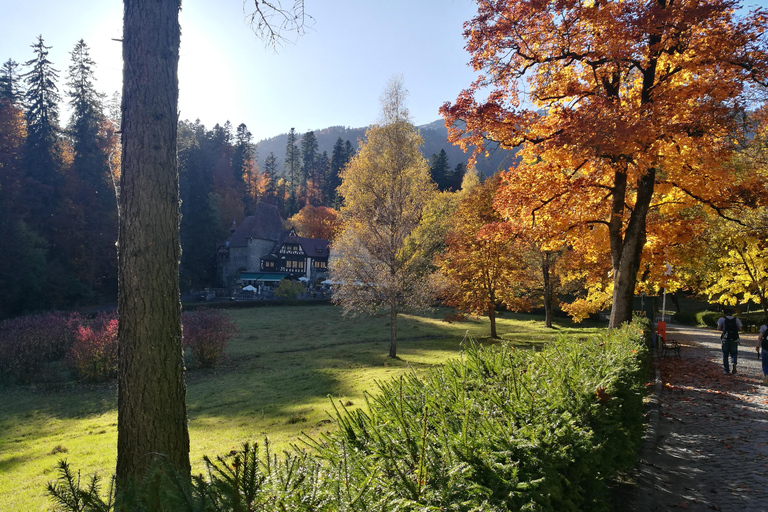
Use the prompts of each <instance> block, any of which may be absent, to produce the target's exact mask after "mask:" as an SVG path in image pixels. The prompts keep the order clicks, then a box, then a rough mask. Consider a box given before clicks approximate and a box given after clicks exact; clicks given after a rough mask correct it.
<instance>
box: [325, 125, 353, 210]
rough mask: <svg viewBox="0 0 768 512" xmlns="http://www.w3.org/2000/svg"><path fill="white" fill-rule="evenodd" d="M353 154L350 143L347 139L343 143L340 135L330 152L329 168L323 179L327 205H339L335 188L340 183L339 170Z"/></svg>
mask: <svg viewBox="0 0 768 512" xmlns="http://www.w3.org/2000/svg"><path fill="white" fill-rule="evenodd" d="M353 156H354V150H353V149H352V143H351V142H349V141H347V142H346V144H345V143H344V141H343V140H341V137H339V138H338V139H336V143H335V144H334V145H333V151H332V153H331V161H330V168H329V170H328V174H327V176H326V180H325V203H326V204H327V205H331V206H334V207H338V206H339V204H338V203H339V195H338V192H337V189H338V188H339V185H341V178H340V176H341V171H342V169H344V166H345V165H347V163H348V162H349V161H350V159H351V158H352V157H353Z"/></svg>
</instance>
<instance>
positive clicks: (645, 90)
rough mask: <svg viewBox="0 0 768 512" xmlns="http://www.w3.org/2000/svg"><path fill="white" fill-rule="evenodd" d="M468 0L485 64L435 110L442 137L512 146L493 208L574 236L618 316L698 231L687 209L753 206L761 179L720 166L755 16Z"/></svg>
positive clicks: (751, 71)
mask: <svg viewBox="0 0 768 512" xmlns="http://www.w3.org/2000/svg"><path fill="white" fill-rule="evenodd" d="M478 4H479V11H478V14H477V16H476V17H475V18H474V19H473V20H471V21H470V22H468V23H467V24H466V25H465V37H466V38H467V40H468V43H467V49H468V51H469V52H470V53H471V55H472V65H473V66H474V68H475V69H476V70H478V71H482V72H483V73H484V74H483V75H482V76H481V77H480V78H478V79H477V80H476V81H475V82H474V83H473V84H472V85H471V86H470V88H469V89H467V90H465V91H463V92H462V93H461V94H460V95H459V97H458V99H457V100H456V103H455V104H453V105H451V104H446V105H444V106H443V107H442V108H441V113H442V114H443V116H444V117H445V120H446V126H448V127H449V132H450V137H451V139H452V141H453V142H454V143H457V144H460V145H461V146H463V147H464V148H465V149H468V148H469V147H471V146H472V145H474V146H476V147H478V148H481V149H480V150H482V148H483V147H484V142H485V141H486V140H489V139H490V140H494V141H497V142H498V143H500V144H501V146H502V147H505V148H514V147H519V148H520V149H519V154H518V156H519V157H520V161H519V164H518V165H516V166H515V167H513V168H511V169H510V170H509V171H508V172H507V174H506V175H505V177H504V181H503V183H502V186H501V189H500V191H499V194H498V195H497V197H496V201H495V204H496V207H497V209H498V210H499V211H500V212H501V213H502V214H503V216H504V218H505V219H510V220H515V221H516V222H522V223H524V224H525V225H526V226H527V227H528V229H530V230H531V231H532V233H533V234H532V235H531V236H533V237H534V238H536V239H538V240H540V241H541V243H542V245H543V246H545V247H546V245H547V244H550V245H551V246H553V247H559V246H561V245H562V244H563V243H565V244H567V246H569V247H570V248H572V249H573V257H574V258H576V260H575V261H577V262H579V265H578V266H577V267H578V268H583V269H591V272H590V273H589V275H581V276H580V278H583V279H586V280H587V283H586V285H587V291H588V292H589V293H592V294H593V295H594V297H595V299H596V300H595V301H588V302H589V303H590V304H591V307H592V308H593V309H598V308H599V307H602V305H604V303H605V302H606V298H607V297H610V298H611V299H610V300H612V301H613V304H614V313H615V316H612V318H611V323H612V325H614V326H615V325H618V324H619V323H622V322H623V321H626V320H628V319H629V317H630V315H631V297H632V295H633V293H634V292H635V284H636V282H637V277H638V275H647V276H649V277H650V278H651V279H656V281H659V280H660V279H661V275H662V273H663V271H664V269H665V266H664V263H665V262H666V261H667V260H668V259H670V258H671V257H672V256H671V255H670V253H669V252H668V251H665V248H666V247H669V246H672V245H674V244H678V243H681V242H685V241H686V240H687V239H690V237H693V236H696V234H697V233H698V232H700V230H701V229H702V223H701V220H700V218H699V216H698V215H697V208H700V207H701V205H702V204H703V205H705V206H708V207H710V208H713V209H715V210H716V211H718V212H720V213H723V212H727V210H728V209H729V208H743V207H745V206H753V205H754V204H755V198H754V197H753V193H751V192H750V191H752V192H754V191H760V190H763V189H764V187H765V183H764V182H763V181H761V180H762V178H760V177H757V176H740V175H738V174H737V173H735V172H733V170H732V169H730V168H729V167H728V166H727V165H726V163H727V162H728V160H729V159H730V157H731V155H732V152H733V150H734V145H733V140H734V138H735V137H738V136H739V135H741V134H743V127H742V126H741V125H739V123H738V118H739V116H738V115H737V114H738V113H739V112H743V111H744V110H745V109H746V108H747V106H748V103H747V102H746V101H745V99H746V97H747V94H748V93H749V91H750V87H752V86H754V85H755V84H765V83H766V81H767V77H766V71H767V70H768V53H766V36H765V34H764V32H763V28H764V26H765V24H766V20H767V18H766V13H765V12H764V11H761V10H757V11H755V12H753V13H751V14H750V15H749V16H748V17H746V18H744V19H736V18H735V17H734V16H735V15H734V7H735V6H736V5H737V4H738V2H735V1H731V0H707V1H702V2H687V1H683V2H674V3H673V2H668V1H666V0H658V1H654V2H620V1H607V2H582V1H576V0H563V1H558V2H550V1H540V0H507V1H502V2H498V1H492V0H479V1H478ZM524 90H526V91H528V97H527V98H523V97H522V96H521V91H524ZM485 91H489V92H487V97H486V98H485V99H484V100H479V99H477V98H476V96H479V95H480V94H481V93H484V92H485ZM524 99H527V101H528V102H530V106H529V107H526V106H525V105H524ZM458 121H462V122H458ZM605 255H609V257H605ZM641 261H644V262H645V265H642V266H641ZM598 302H602V304H598ZM587 309H589V308H587Z"/></svg>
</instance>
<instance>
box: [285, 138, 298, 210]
mask: <svg viewBox="0 0 768 512" xmlns="http://www.w3.org/2000/svg"><path fill="white" fill-rule="evenodd" d="M284 165H285V174H286V179H287V180H288V185H289V187H290V190H291V192H295V191H296V189H298V187H299V186H300V182H299V174H300V173H301V153H300V152H299V148H298V146H296V129H295V128H291V131H290V132H288V141H287V142H286V144H285V164H284ZM297 211H298V210H297ZM294 213H296V212H294Z"/></svg>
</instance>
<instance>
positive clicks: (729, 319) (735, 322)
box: [717, 309, 743, 373]
mask: <svg viewBox="0 0 768 512" xmlns="http://www.w3.org/2000/svg"><path fill="white" fill-rule="evenodd" d="M742 327H743V326H742V325H741V320H739V319H738V318H736V317H735V316H733V310H732V309H724V310H723V316H721V317H720V318H719V319H718V320H717V329H718V330H719V331H722V334H721V335H720V341H721V342H722V348H723V370H724V373H736V363H737V362H738V358H739V331H740V330H741V329H742ZM729 357H730V359H731V363H732V364H733V371H731V368H730V366H729V365H728V358H729Z"/></svg>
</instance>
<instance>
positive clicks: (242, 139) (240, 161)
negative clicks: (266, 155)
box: [232, 123, 258, 215]
mask: <svg viewBox="0 0 768 512" xmlns="http://www.w3.org/2000/svg"><path fill="white" fill-rule="evenodd" d="M255 158H256V155H255V147H254V145H253V135H251V132H249V131H248V127H247V126H246V125H245V124H244V123H241V124H240V125H239V126H238V127H237V133H236V134H235V147H234V153H233V155H232V171H233V172H234V176H235V182H236V183H237V185H238V188H241V187H242V188H243V194H242V195H243V204H244V207H245V212H246V215H247V214H248V213H249V212H250V211H251V208H252V206H253V204H255V202H256V201H257V199H258V192H257V187H256V181H257V176H256V168H255ZM243 185H244V186H243Z"/></svg>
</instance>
